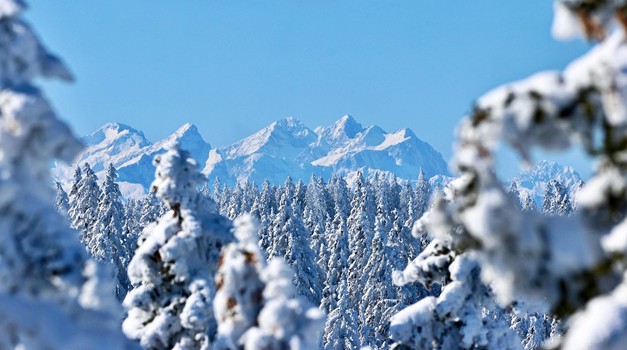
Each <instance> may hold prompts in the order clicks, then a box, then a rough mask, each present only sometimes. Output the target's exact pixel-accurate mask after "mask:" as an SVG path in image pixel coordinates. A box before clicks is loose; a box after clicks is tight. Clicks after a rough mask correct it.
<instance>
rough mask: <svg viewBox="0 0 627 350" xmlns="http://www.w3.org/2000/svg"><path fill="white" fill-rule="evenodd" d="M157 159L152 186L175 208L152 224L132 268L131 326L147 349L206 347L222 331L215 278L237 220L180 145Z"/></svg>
mask: <svg viewBox="0 0 627 350" xmlns="http://www.w3.org/2000/svg"><path fill="white" fill-rule="evenodd" d="M154 164H155V167H156V171H155V177H156V179H155V181H154V182H153V183H152V189H153V191H154V192H155V194H156V196H157V197H159V198H161V199H162V200H163V201H164V202H165V203H166V205H167V207H168V209H169V210H168V212H166V213H165V214H164V215H163V216H162V217H161V218H160V219H159V220H158V221H157V222H155V223H152V224H151V225H149V226H148V227H146V229H144V232H143V234H142V236H141V238H140V243H139V248H138V249H137V251H136V253H135V256H134V257H133V259H132V260H131V263H130V265H129V268H128V274H129V278H130V280H131V283H132V286H133V288H134V289H133V290H132V291H130V292H129V293H128V294H127V296H126V298H125V299H124V306H125V307H126V309H127V311H128V316H127V318H126V320H124V323H123V325H122V326H123V330H124V332H125V333H126V334H127V335H128V336H129V337H130V338H132V339H137V340H139V343H140V344H141V345H142V346H143V347H145V348H167V349H172V348H177V349H206V348H208V347H209V346H210V344H211V342H212V341H213V338H214V336H215V333H216V322H215V319H214V318H213V310H212V301H213V296H214V292H215V285H214V280H213V276H214V275H215V273H216V271H217V269H218V267H217V264H218V257H219V252H220V249H221V248H222V246H223V245H224V244H226V243H228V241H229V240H230V234H229V231H230V227H231V225H230V223H229V221H228V220H227V219H225V218H223V217H221V216H219V215H218V214H217V213H216V212H215V206H214V205H213V203H212V202H210V200H208V199H207V198H206V197H205V196H203V195H201V194H200V192H199V191H198V190H197V186H198V185H200V184H201V183H202V182H204V178H203V176H202V175H201V174H200V173H199V172H198V171H197V168H198V164H197V163H196V162H195V161H194V160H193V159H192V158H191V156H190V155H189V153H188V152H186V151H183V150H181V149H180V146H179V145H178V144H173V145H171V146H170V148H169V149H168V151H167V152H166V153H165V154H163V155H158V156H156V157H155V160H154Z"/></svg>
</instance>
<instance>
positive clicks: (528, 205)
mask: <svg viewBox="0 0 627 350" xmlns="http://www.w3.org/2000/svg"><path fill="white" fill-rule="evenodd" d="M523 198H524V199H523V202H522V210H524V211H536V210H538V208H537V205H536V201H535V199H534V198H533V196H532V195H530V194H525V195H524V197H523Z"/></svg>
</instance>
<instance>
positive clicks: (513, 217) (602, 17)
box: [396, 0, 627, 350]
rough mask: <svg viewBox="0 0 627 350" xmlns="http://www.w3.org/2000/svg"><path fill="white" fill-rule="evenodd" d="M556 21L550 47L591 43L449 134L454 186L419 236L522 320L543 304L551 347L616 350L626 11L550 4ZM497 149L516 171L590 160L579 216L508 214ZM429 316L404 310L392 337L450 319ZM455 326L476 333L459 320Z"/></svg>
mask: <svg viewBox="0 0 627 350" xmlns="http://www.w3.org/2000/svg"><path fill="white" fill-rule="evenodd" d="M555 11H556V15H555V21H554V34H555V35H556V36H557V37H559V38H570V37H576V36H585V37H587V38H590V39H595V40H600V41H601V42H600V43H599V44H598V45H597V46H595V47H594V48H593V49H592V50H591V52H589V53H588V54H586V55H584V56H583V57H581V58H579V59H577V60H576V61H574V62H573V63H571V64H570V65H569V66H568V67H567V68H566V69H565V70H564V72H555V71H550V72H544V73H538V74H536V75H534V76H532V77H530V78H528V79H525V80H523V81H520V82H517V83H511V84H508V85H506V86H505V87H502V88H497V89H495V90H494V91H492V92H491V93H489V94H487V95H485V96H484V97H482V98H480V99H479V100H478V102H477V104H476V107H475V108H474V110H473V112H472V113H471V114H470V115H469V116H468V117H467V118H465V119H464V120H463V121H462V122H461V124H460V125H459V127H458V144H457V148H456V151H455V156H454V159H453V162H452V164H453V166H454V167H455V169H456V170H457V171H458V172H459V177H458V178H457V179H456V180H454V181H453V182H451V184H450V186H451V187H450V191H448V192H449V196H448V197H447V198H440V199H437V200H436V202H435V204H434V205H433V206H432V208H431V209H430V211H429V212H428V213H427V215H426V216H425V217H423V218H422V219H421V220H420V224H419V225H418V226H420V227H422V228H423V229H426V230H428V231H429V232H430V233H431V234H432V235H433V236H434V237H435V238H436V239H438V240H440V242H441V244H442V245H443V249H444V248H446V249H447V250H448V251H451V252H455V253H456V254H457V255H458V257H457V258H453V259H451V260H453V263H452V264H451V265H450V266H451V267H453V266H455V265H458V266H460V265H465V264H460V263H458V260H459V259H460V258H462V257H466V259H471V258H472V259H473V260H474V261H475V262H476V263H477V264H478V266H479V267H480V270H481V275H480V276H481V279H482V281H483V283H485V284H488V285H489V286H490V287H491V289H492V291H493V292H494V294H495V295H496V297H497V298H498V300H499V303H500V304H501V305H504V306H509V305H512V304H513V303H515V302H516V301H517V299H520V298H523V299H525V300H529V301H532V302H530V303H528V304H527V305H530V306H528V309H527V310H525V311H526V312H533V311H534V310H533V309H534V307H533V305H537V303H535V301H538V300H542V301H543V302H544V303H545V304H548V307H549V308H550V309H551V311H552V312H553V313H555V314H556V315H557V316H559V317H560V318H564V317H565V318H567V320H566V324H567V325H568V329H567V330H566V334H565V335H564V337H563V338H562V342H561V344H560V347H561V348H563V349H567V350H568V349H613V348H621V347H624V344H625V341H626V340H627V317H625V315H627V299H626V298H625V296H626V295H627V293H626V290H627V281H626V280H625V276H627V275H626V274H625V266H626V265H625V262H626V261H627V258H626V257H627V244H626V242H627V230H626V229H625V227H626V225H627V224H626V223H627V221H626V218H627V171H626V169H627V167H626V166H625V159H626V158H625V154H626V153H627V144H626V143H625V141H624V140H625V139H626V138H627V97H626V96H627V70H626V69H625V66H626V64H627V60H626V57H627V41H625V37H626V29H627V20H626V19H627V7H626V4H625V2H624V1H612V0H599V1H590V0H557V1H555ZM503 142H505V143H507V144H508V145H509V146H511V147H512V148H513V149H514V150H515V151H516V152H518V154H519V155H520V156H521V157H522V158H523V159H524V160H525V161H526V162H529V161H530V154H532V151H533V150H536V149H542V150H553V151H555V150H566V149H569V148H571V147H572V146H574V145H580V146H581V147H582V148H583V150H584V151H586V152H587V153H588V154H589V155H591V156H592V157H595V158H596V159H595V160H596V162H595V163H596V171H595V172H594V174H593V175H592V177H591V178H590V180H589V181H588V182H587V184H586V185H584V187H583V188H582V189H581V191H580V192H579V194H578V195H577V201H578V203H577V206H576V207H577V211H576V212H574V213H572V214H571V215H569V216H553V215H552V216H546V215H542V214H540V213H536V212H532V211H523V212H520V211H518V210H517V209H516V207H515V205H514V203H512V202H511V200H510V198H509V196H508V195H507V191H506V189H505V188H503V185H502V182H501V181H500V180H499V178H498V177H497V173H496V171H495V169H494V166H495V161H494V158H495V153H496V152H497V147H498V146H499V145H501V144H502V143H503ZM432 258H433V259H436V256H432ZM448 261H450V260H446V261H441V262H442V265H441V267H445V266H446V265H448ZM409 270H412V271H414V272H415V271H416V269H415V268H411V267H408V268H407V269H406V270H405V272H406V273H409ZM449 270H450V269H449ZM454 270H457V271H460V270H463V269H459V268H457V269H454ZM451 272H453V271H451ZM466 276H467V277H465V278H457V279H456V280H457V282H459V284H458V285H460V284H461V285H472V281H473V280H474V279H472V278H469V277H472V276H468V275H466ZM460 277H464V276H460ZM446 294H449V293H447V292H446V291H444V292H443V293H442V295H446ZM425 300H430V301H428V302H431V303H432V302H433V299H425ZM424 303H426V302H424ZM424 303H423V304H424ZM471 303H473V302H472V301H469V302H467V303H466V305H467V306H466V307H470V305H469V304H471ZM418 304H421V302H419V303H418ZM418 304H417V305H418ZM433 305H434V307H436V306H437V305H436V304H433ZM427 310H429V311H428V312H424V313H423V312H422V311H427ZM431 310H433V307H431V306H429V307H428V308H422V307H418V306H411V307H410V308H409V309H406V310H404V311H402V312H401V313H400V314H399V315H403V317H400V316H399V318H398V319H397V321H398V322H397V323H396V326H397V327H398V328H397V329H398V332H397V333H396V334H397V335H398V336H399V337H404V336H405V335H410V334H416V333H417V332H419V330H429V329H431V327H432V325H434V324H442V323H444V324H446V323H450V322H455V321H456V317H455V316H454V315H453V314H451V315H450V316H448V315H446V314H441V313H437V314H436V316H438V315H439V316H440V317H434V313H433V312H432V311H431ZM401 318H403V319H401ZM457 321H461V322H463V323H465V324H472V325H474V326H475V327H477V326H482V324H481V323H477V322H473V320H472V319H470V318H467V317H465V316H462V317H461V318H457ZM399 339H400V338H399Z"/></svg>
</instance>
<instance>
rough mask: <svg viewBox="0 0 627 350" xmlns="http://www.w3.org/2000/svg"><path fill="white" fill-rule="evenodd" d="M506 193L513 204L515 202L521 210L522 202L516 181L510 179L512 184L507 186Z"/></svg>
mask: <svg viewBox="0 0 627 350" xmlns="http://www.w3.org/2000/svg"><path fill="white" fill-rule="evenodd" d="M507 193H508V194H509V196H510V198H511V199H512V201H513V202H514V204H516V207H517V208H518V209H521V210H522V208H523V203H522V201H521V199H520V196H521V195H520V190H519V189H518V183H516V181H512V184H511V185H510V186H509V190H508V191H507Z"/></svg>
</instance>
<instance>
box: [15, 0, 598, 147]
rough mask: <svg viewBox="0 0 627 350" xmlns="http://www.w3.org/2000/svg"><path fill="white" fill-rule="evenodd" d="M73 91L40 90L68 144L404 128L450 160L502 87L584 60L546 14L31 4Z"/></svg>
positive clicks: (43, 0) (518, 4) (345, 1)
mask: <svg viewBox="0 0 627 350" xmlns="http://www.w3.org/2000/svg"><path fill="white" fill-rule="evenodd" d="M30 6H31V8H30V10H29V11H28V13H27V18H28V19H29V20H30V21H31V22H32V23H33V25H34V26H35V27H36V28H37V30H38V32H39V33H40V35H41V36H42V37H43V39H44V42H45V43H46V44H47V46H48V47H49V48H51V49H52V50H53V51H55V52H56V53H58V54H59V55H60V56H62V57H63V58H64V59H65V60H66V62H67V63H68V64H69V66H70V67H71V69H72V71H73V72H74V73H75V75H76V77H77V82H76V83H75V84H71V85H67V84H61V83H55V82H46V83H45V84H44V85H45V88H46V91H47V93H48V95H49V96H50V98H51V100H52V101H53V104H54V105H55V107H56V109H57V110H58V111H59V113H60V114H61V115H62V117H63V118H64V119H65V120H67V121H68V122H69V123H70V124H71V125H72V127H73V128H74V129H75V130H76V132H77V133H78V134H86V133H89V132H91V131H93V130H95V129H97V128H98V127H99V126H100V125H102V124H104V123H106V122H110V121H117V122H123V123H126V124H129V125H131V126H134V127H135V128H138V129H140V130H143V131H144V132H145V134H146V136H147V137H148V138H149V139H152V140H156V139H158V138H161V137H164V136H166V135H167V134H169V133H171V132H173V131H174V130H176V128H177V127H178V126H180V125H181V124H182V123H184V122H192V123H194V124H196V125H197V126H198V127H199V129H200V131H201V133H202V134H203V136H204V138H205V139H206V140H207V141H209V142H210V143H211V144H212V145H218V146H220V145H224V144H228V143H230V142H233V141H235V140H237V139H239V138H242V137H243V136H246V135H248V134H250V133H252V132H254V131H256V130H258V129H260V128H261V127H263V126H265V125H267V124H269V123H270V122H272V121H274V120H277V119H280V118H284V117H287V116H294V117H296V118H299V119H300V120H302V121H303V122H304V123H305V124H307V125H308V126H310V127H312V128H313V127H315V126H317V125H327V124H330V123H332V122H333V121H334V120H336V119H338V118H340V117H341V116H342V115H344V114H351V115H353V116H354V117H355V118H356V119H357V120H359V121H360V122H362V124H367V125H369V124H377V125H379V126H381V127H383V128H384V129H386V130H389V131H392V130H396V129H401V128H404V127H409V128H411V129H413V130H414V131H415V132H416V134H417V135H418V136H419V137H420V138H422V139H423V140H425V141H427V142H429V143H431V144H432V145H433V146H434V147H435V148H436V149H438V150H439V151H440V152H442V153H443V155H444V156H445V158H447V159H448V158H449V157H450V155H451V145H452V143H453V141H454V131H453V130H454V127H455V125H456V124H457V122H458V121H459V119H460V118H461V117H462V116H463V115H464V114H465V113H466V112H468V111H469V109H470V107H471V105H472V102H473V100H474V99H476V98H477V97H479V96H480V95H482V94H483V93H485V92H487V90H489V89H491V88H493V87H495V86H498V85H500V84H503V83H506V82H509V81H512V80H516V79H520V78H524V77H526V76H528V75H530V74H532V73H534V72H537V71H539V70H544V69H561V68H563V67H564V66H565V65H566V64H567V63H568V62H570V61H571V60H572V59H574V58H576V57H577V56H579V55H580V54H582V53H583V52H585V51H586V50H587V49H588V48H589V47H588V45H587V44H585V43H583V42H571V43H564V42H557V41H555V40H553V39H552V37H551V36H550V25H551V15H552V1H546V0H544V1H529V0H508V1H503V0H473V1H468V0H450V1H442V0H350V1H349V0H246V1H244V0H221V1H214V0H185V1H166V0H151V1H147V0H144V1H121V0H82V1H76V0H54V1H49V0H31V1H30Z"/></svg>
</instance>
